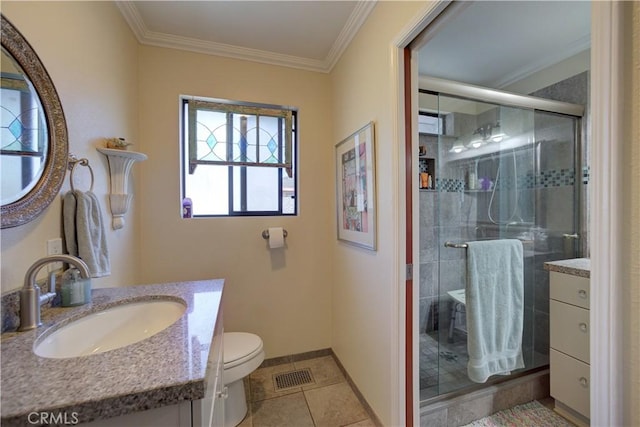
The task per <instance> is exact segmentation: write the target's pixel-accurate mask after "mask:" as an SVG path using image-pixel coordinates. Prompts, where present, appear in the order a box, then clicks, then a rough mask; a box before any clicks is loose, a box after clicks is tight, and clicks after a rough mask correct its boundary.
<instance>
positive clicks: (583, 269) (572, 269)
mask: <svg viewBox="0 0 640 427" xmlns="http://www.w3.org/2000/svg"><path fill="white" fill-rule="evenodd" d="M544 269H545V270H547V271H555V272H557V273H565V274H571V275H572V276H579V277H587V278H588V277H590V276H591V262H590V260H589V258H575V259H564V260H561V261H549V262H545V263H544Z"/></svg>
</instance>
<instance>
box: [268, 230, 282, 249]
mask: <svg viewBox="0 0 640 427" xmlns="http://www.w3.org/2000/svg"><path fill="white" fill-rule="evenodd" d="M283 246H284V232H283V230H282V227H269V247H270V248H271V249H276V248H281V247H283Z"/></svg>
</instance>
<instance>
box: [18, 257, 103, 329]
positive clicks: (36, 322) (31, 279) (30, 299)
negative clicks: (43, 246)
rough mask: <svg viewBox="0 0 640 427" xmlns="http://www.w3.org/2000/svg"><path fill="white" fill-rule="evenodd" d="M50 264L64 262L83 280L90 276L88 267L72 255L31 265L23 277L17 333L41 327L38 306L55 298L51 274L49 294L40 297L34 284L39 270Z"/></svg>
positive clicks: (51, 258) (49, 258) (39, 261)
mask: <svg viewBox="0 0 640 427" xmlns="http://www.w3.org/2000/svg"><path fill="white" fill-rule="evenodd" d="M50 262H66V263H68V264H71V265H73V266H74V267H76V268H77V269H78V270H79V271H80V276H81V277H82V278H83V279H88V278H89V277H90V276H91V275H90V273H89V267H87V264H85V262H84V261H82V260H81V259H80V258H77V257H74V256H72V255H50V256H46V257H44V258H40V259H39V260H37V261H36V262H34V263H33V265H32V266H31V267H29V269H28V270H27V273H26V274H25V276H24V286H23V287H22V289H21V290H20V327H19V328H18V331H20V332H22V331H28V330H31V329H35V328H37V327H38V326H40V325H42V322H41V321H40V306H42V305H43V304H46V303H47V302H48V301H51V299H53V297H54V296H55V278H54V277H53V274H52V275H50V276H49V286H50V289H49V292H48V293H46V294H44V295H42V296H41V295H40V287H39V286H38V285H37V284H36V275H37V274H38V271H40V268H42V266H44V265H45V264H49V263H50Z"/></svg>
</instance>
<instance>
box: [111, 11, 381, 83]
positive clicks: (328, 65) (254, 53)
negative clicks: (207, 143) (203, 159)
mask: <svg viewBox="0 0 640 427" xmlns="http://www.w3.org/2000/svg"><path fill="white" fill-rule="evenodd" d="M115 3H116V5H117V6H118V9H119V10H120V13H122V15H123V16H124V19H125V21H126V22H127V24H128V25H129V27H130V28H131V30H132V31H133V33H134V35H135V36H136V38H137V39H138V42H139V43H140V44H144V45H148V46H157V47H165V48H170V49H179V50H185V51H190V52H196V53H202V54H206V55H216V56H222V57H226V58H233V59H241V60H245V61H253V62H260V63H263V64H270V65H279V66H283V67H290V68H298V69H303V70H308V71H315V72H321V73H329V72H331V70H332V69H333V67H334V66H335V64H336V63H337V62H338V60H339V59H340V57H341V56H342V54H343V53H344V51H345V50H346V49H347V47H348V46H349V43H351V41H352V40H353V38H354V37H355V35H356V34H357V33H358V30H360V27H361V26H362V25H363V24H364V22H365V21H366V19H367V17H368V16H369V14H370V13H371V11H372V10H373V8H374V7H375V5H376V3H377V0H360V1H358V4H357V5H356V7H355V8H354V10H353V12H352V13H351V15H349V18H348V19H347V22H346V24H345V26H344V27H343V29H342V31H341V32H340V34H339V35H338V38H337V39H336V41H335V42H334V44H333V45H332V46H331V49H330V50H329V53H328V54H327V56H326V57H325V58H324V59H323V60H318V59H311V58H304V57H300V56H293V55H285V54H280V53H275V52H269V51H264V50H258V49H251V48H246V47H240V46H234V45H229V44H224V43H216V42H210V41H206V40H201V39H195V38H191V37H182V36H176V35H172V34H166V33H159V32H155V31H150V30H149V29H148V28H147V26H146V25H145V23H144V21H143V20H142V17H141V16H140V14H139V13H138V10H137V9H136V7H135V4H134V3H133V2H129V1H116V2H115Z"/></svg>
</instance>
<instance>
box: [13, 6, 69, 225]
mask: <svg viewBox="0 0 640 427" xmlns="http://www.w3.org/2000/svg"><path fill="white" fill-rule="evenodd" d="M1 59H2V63H1V64H2V66H1V71H2V74H1V83H2V85H1V87H0V92H1V103H0V104H1V106H2V108H1V115H0V137H1V138H0V171H1V176H2V187H1V193H0V198H1V200H2V212H1V221H2V228H6V227H15V226H18V225H21V224H24V223H27V222H29V221H31V220H32V219H34V218H35V217H37V216H38V215H39V214H40V213H42V212H43V211H44V210H45V209H46V207H47V206H49V204H50V203H51V201H52V200H53V199H54V198H55V197H56V196H57V195H58V193H59V191H60V187H61V186H62V181H63V180H64V177H65V173H66V169H67V159H68V153H69V150H68V141H67V126H66V122H65V119H64V113H63V111H62V104H61V103H60V98H58V94H57V92H56V89H55V87H54V86H53V82H52V81H51V78H50V77H49V74H48V73H47V70H46V69H45V68H44V66H43V65H42V63H41V62H40V59H39V58H38V56H37V55H36V53H35V51H34V50H33V48H32V47H31V46H30V45H29V43H28V42H27V41H26V40H25V39H24V37H22V35H21V34H20V32H18V30H16V29H15V28H14V27H13V25H11V23H10V22H9V21H8V20H7V19H6V18H5V17H4V16H2V58H1Z"/></svg>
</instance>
